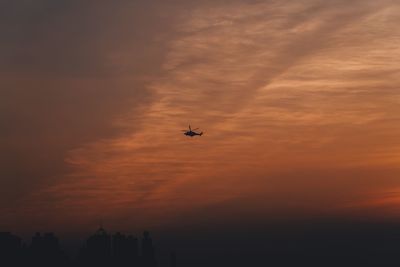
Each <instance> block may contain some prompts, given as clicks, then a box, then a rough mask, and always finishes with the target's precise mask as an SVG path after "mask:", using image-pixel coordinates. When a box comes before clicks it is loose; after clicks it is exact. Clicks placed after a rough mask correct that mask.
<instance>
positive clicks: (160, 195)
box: [0, 0, 400, 232]
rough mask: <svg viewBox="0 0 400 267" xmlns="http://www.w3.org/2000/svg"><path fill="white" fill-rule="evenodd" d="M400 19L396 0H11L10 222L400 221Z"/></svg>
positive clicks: (4, 222) (74, 226)
mask: <svg viewBox="0 0 400 267" xmlns="http://www.w3.org/2000/svg"><path fill="white" fill-rule="evenodd" d="M399 25H400V2H399V1H396V0H393V1H392V0H380V1H376V0H351V1H348V0H346V1H345V0H332V1H323V0H298V1H289V0H287V1H283V0H281V1H278V0H276V1H273V0H268V1H256V0H254V1H253V0H248V1H246V0H242V1H234V0H232V1H216V0H213V1H211V0H210V1H178V0H176V1H166V0H153V1H128V0H120V1H94V0H93V1H78V0H72V1H67V0H35V1H33V0H16V1H15V0H0V128H1V129H0V147H1V156H0V164H1V168H0V213H1V217H2V219H1V221H0V228H1V229H5V230H11V231H17V232H18V231H19V232H23V231H31V230H32V231H33V230H37V229H38V230H41V229H53V230H54V231H59V232H63V231H66V232H68V231H72V232H73V231H77V232H79V231H80V232H88V231H92V230H93V229H96V227H98V225H99V224H103V225H105V226H106V227H108V228H111V229H116V230H119V229H121V230H123V231H124V230H126V231H127V230H141V229H144V228H149V229H166V228H179V227H191V226H195V225H208V226H211V225H244V226H246V225H253V224H263V223H270V222H281V221H282V222H287V221H293V220H300V221H301V220H313V219H326V218H335V219H344V220H370V221H395V222H398V221H400V209H399V208H400V27H399ZM189 124H190V125H192V127H193V128H196V127H199V128H200V130H202V131H204V135H203V136H201V137H195V138H189V137H186V136H184V135H183V134H182V132H181V130H183V129H186V128H187V127H188V125H189ZM160 231H161V230H160Z"/></svg>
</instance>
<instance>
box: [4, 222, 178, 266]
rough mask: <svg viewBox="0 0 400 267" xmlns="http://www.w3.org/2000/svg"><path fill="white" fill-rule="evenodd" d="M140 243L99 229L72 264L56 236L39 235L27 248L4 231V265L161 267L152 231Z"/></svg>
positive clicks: (51, 234)
mask: <svg viewBox="0 0 400 267" xmlns="http://www.w3.org/2000/svg"><path fill="white" fill-rule="evenodd" d="M138 243H139V242H138V239H137V238H135V237H134V236H132V235H124V234H122V233H119V232H117V233H115V234H113V235H110V234H108V233H107V232H106V230H104V229H103V228H99V229H98V230H97V231H96V232H95V233H94V234H93V235H91V236H90V237H89V238H88V239H87V240H86V242H85V244H84V245H83V247H82V248H81V250H80V252H79V255H78V257H77V259H76V260H75V261H71V260H70V259H69V258H68V257H67V256H66V254H65V253H64V252H63V251H62V250H61V248H60V244H59V240H58V238H57V237H56V236H55V235H54V234H53V233H44V234H41V233H39V232H38V233H36V234H35V235H34V236H33V237H32V239H31V242H30V245H28V246H27V245H25V244H23V243H22V240H21V238H19V237H17V236H15V235H13V234H11V233H9V232H0V266H5V267H29V266H33V267H36V266H40V267H54V266H57V267H92V266H96V267H157V261H156V258H155V249H154V245H153V241H152V239H151V238H150V234H149V232H147V231H145V232H144V233H143V238H142V240H141V248H139V245H138ZM139 251H140V253H139ZM173 266H174V265H173Z"/></svg>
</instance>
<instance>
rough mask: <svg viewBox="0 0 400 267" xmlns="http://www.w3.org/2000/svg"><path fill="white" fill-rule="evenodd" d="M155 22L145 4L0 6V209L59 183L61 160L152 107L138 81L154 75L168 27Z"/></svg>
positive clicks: (63, 170) (62, 170)
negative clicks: (117, 123) (124, 119)
mask: <svg viewBox="0 0 400 267" xmlns="http://www.w3.org/2000/svg"><path fill="white" fill-rule="evenodd" d="M121 4H123V5H121ZM158 12H159V11H158V10H156V9H155V8H153V7H152V6H151V5H148V4H145V3H144V2H133V3H130V2H127V1H120V2H118V3H113V4H111V3H110V2H108V1H0V13H1V14H0V32H1V35H0V59H1V60H0V77H1V80H0V110H1V113H0V126H1V131H0V140H1V141H0V146H1V150H2V155H1V158H0V165H1V171H0V176H1V177H2V179H1V181H0V188H1V189H0V194H1V196H2V197H1V200H2V201H1V203H2V205H1V207H0V208H5V206H7V205H13V204H12V203H14V202H16V201H18V199H19V196H20V195H23V194H25V193H26V192H28V191H34V190H35V188H37V187H39V186H40V185H41V184H42V183H45V182H46V183H52V182H51V180H52V179H58V178H59V177H60V176H61V175H63V174H64V173H66V172H67V171H68V166H67V165H66V164H65V163H64V158H65V155H66V153H67V151H68V150H70V149H73V148H75V147H78V146H79V145H80V144H82V143H85V142H89V141H90V140H93V139H97V138H105V137H108V136H111V135H114V134H117V133H118V131H121V129H120V128H118V127H116V126H115V125H114V120H115V119H116V118H117V117H118V116H119V115H121V114H123V113H126V112H132V113H135V112H138V111H137V109H138V108H140V107H143V106H144V105H146V103H148V102H149V101H150V100H151V94H150V92H149V91H148V90H147V88H146V80H147V79H149V77H152V76H156V75H158V74H159V73H160V67H159V66H160V61H161V60H162V55H163V53H164V51H163V42H164V41H165V38H166V36H165V35H163V34H162V32H163V29H164V28H166V27H168V25H169V23H170V21H171V19H170V18H168V16H163V17H162V16H159V13H158ZM135 110H136V111H135ZM139 114H140V113H138V115H139ZM9 201H12V203H10V202H9Z"/></svg>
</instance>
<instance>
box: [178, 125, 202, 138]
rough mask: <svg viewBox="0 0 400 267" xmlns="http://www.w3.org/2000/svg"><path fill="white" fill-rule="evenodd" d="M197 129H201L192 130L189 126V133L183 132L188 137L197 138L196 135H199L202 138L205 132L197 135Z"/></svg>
mask: <svg viewBox="0 0 400 267" xmlns="http://www.w3.org/2000/svg"><path fill="white" fill-rule="evenodd" d="M197 129H199V128H196V129H193V130H192V128H191V127H190V125H189V131H188V130H182V131H183V132H184V133H183V134H184V135H187V136H190V137H193V136H196V135H198V136H202V135H203V132H200V133H196V132H195V131H196V130H197Z"/></svg>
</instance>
